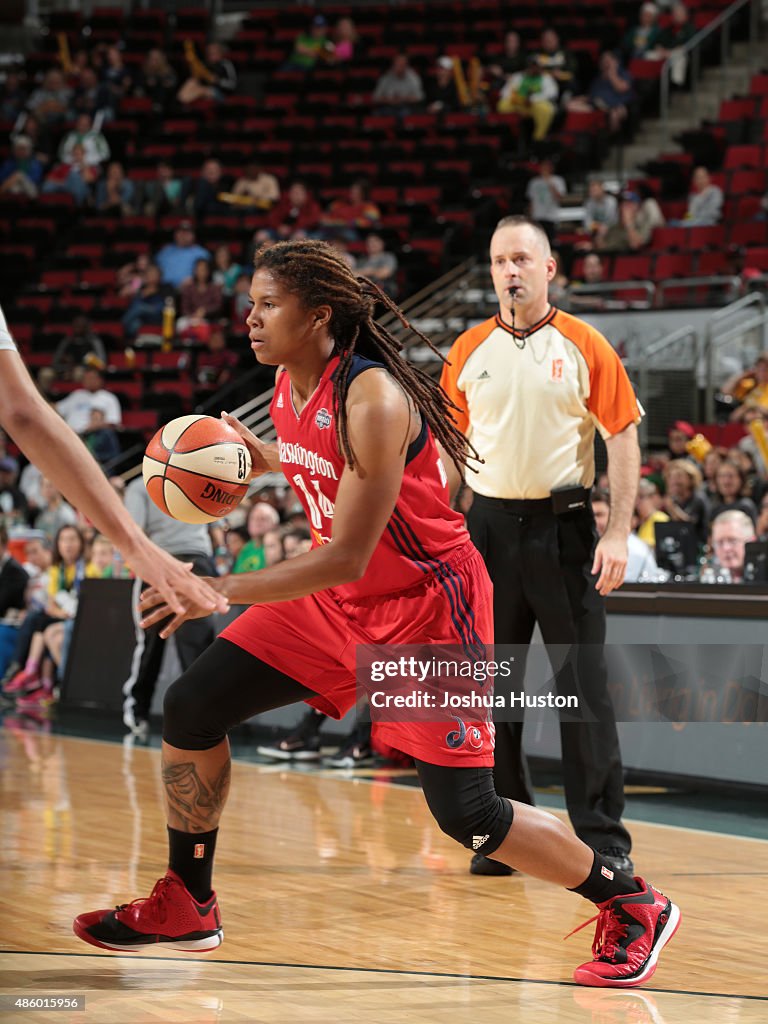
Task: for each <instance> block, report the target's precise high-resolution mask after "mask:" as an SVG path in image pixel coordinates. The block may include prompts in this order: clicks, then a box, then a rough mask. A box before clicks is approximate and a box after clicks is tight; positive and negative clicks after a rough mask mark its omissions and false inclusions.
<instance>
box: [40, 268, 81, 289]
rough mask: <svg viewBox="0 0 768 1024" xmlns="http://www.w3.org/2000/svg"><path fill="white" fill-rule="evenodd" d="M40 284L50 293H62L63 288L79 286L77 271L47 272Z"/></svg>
mask: <svg viewBox="0 0 768 1024" xmlns="http://www.w3.org/2000/svg"><path fill="white" fill-rule="evenodd" d="M40 284H41V285H42V286H43V288H46V289H48V290H49V291H61V290H62V288H74V287H75V286H76V285H77V271H76V270H46V271H45V272H44V273H43V276H42V277H41V278H40Z"/></svg>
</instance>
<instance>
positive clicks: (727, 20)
mask: <svg viewBox="0 0 768 1024" xmlns="http://www.w3.org/2000/svg"><path fill="white" fill-rule="evenodd" d="M745 7H749V56H750V60H752V59H753V57H754V53H755V44H756V42H757V37H758V33H759V22H760V0H735V2H734V3H732V4H731V5H730V7H726V9H725V10H724V11H721V13H720V14H718V15H717V17H716V18H714V19H713V20H712V21H710V22H709V24H707V25H705V26H704V28H702V29H701V30H700V31H699V32H697V33H696V35H695V36H693V37H692V38H691V39H689V40H688V42H687V43H686V44H685V45H684V46H681V47H679V48H678V51H677V53H676V54H673V55H672V56H671V57H667V58H666V60H665V61H664V63H663V65H662V68H661V77H660V80H659V119H660V121H661V129H662V140H663V143H664V145H668V144H669V142H670V130H669V107H670V94H671V74H672V65H673V63H674V61H675V60H676V59H679V58H680V57H681V56H682V57H683V58H685V59H688V60H690V75H689V82H690V89H691V95H692V96H694V97H695V95H696V90H697V89H698V85H699V79H700V77H701V63H702V61H701V55H702V47H703V44H704V43H706V42H707V40H708V39H710V37H711V36H713V35H714V34H715V33H716V32H719V33H720V98H721V99H723V98H724V97H725V93H726V84H725V83H726V76H727V73H728V65H729V56H730V48H731V29H732V27H733V23H734V21H735V19H736V17H737V16H738V15H739V14H740V13H741V11H742V10H744V8H745Z"/></svg>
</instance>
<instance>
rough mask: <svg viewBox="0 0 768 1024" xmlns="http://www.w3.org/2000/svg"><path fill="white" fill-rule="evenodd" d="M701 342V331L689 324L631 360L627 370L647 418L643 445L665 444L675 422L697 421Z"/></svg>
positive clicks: (642, 424)
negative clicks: (698, 365)
mask: <svg viewBox="0 0 768 1024" xmlns="http://www.w3.org/2000/svg"><path fill="white" fill-rule="evenodd" d="M700 352H701V339H700V337H699V332H698V330H697V329H696V328H695V327H693V326H691V325H687V326H685V327H680V328H678V330H676V331H672V332H671V333H670V334H667V335H665V336H664V337H663V338H659V339H658V341H655V342H653V343H652V344H651V345H648V346H646V347H644V348H640V349H638V350H637V351H636V352H635V353H634V354H633V355H632V357H631V359H627V370H628V372H629V373H630V376H632V377H634V378H635V380H636V383H637V392H638V395H639V397H640V401H641V402H642V404H643V406H644V407H645V413H646V415H645V416H644V417H643V419H642V420H641V421H640V426H639V427H638V433H639V436H640V444H641V446H643V447H645V446H646V445H648V443H649V442H650V443H653V444H661V443H663V442H664V439H665V437H666V432H667V428H668V426H669V424H670V423H671V422H672V420H674V419H680V418H682V419H686V418H687V419H691V420H695V419H696V418H697V417H696V407H697V404H698V388H697V385H696V375H695V373H694V372H693V370H694V368H695V367H696V365H697V364H698V362H699V359H700Z"/></svg>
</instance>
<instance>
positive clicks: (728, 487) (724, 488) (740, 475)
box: [710, 459, 757, 524]
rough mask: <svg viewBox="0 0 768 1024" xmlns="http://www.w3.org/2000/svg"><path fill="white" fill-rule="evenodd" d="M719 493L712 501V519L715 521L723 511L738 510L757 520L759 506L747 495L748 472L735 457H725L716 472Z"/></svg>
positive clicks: (753, 520) (753, 521)
mask: <svg viewBox="0 0 768 1024" xmlns="http://www.w3.org/2000/svg"><path fill="white" fill-rule="evenodd" d="M715 486H716V487H717V493H716V495H715V500H714V502H713V503H712V506H713V507H712V511H711V514H710V520H711V521H714V520H715V519H716V518H717V517H718V516H719V515H720V514H721V513H722V512H729V511H732V510H737V511H739V512H744V513H746V515H748V516H749V518H750V519H751V520H752V523H753V524H754V523H756V522H757V508H756V506H755V503H754V501H752V499H751V498H748V497H747V496H746V491H747V474H746V473H745V472H744V469H743V468H742V467H741V466H740V465H739V463H738V462H736V461H735V460H734V459H724V460H723V461H722V462H721V463H720V465H719V466H718V467H717V473H716V474H715Z"/></svg>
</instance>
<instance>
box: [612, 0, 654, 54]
mask: <svg viewBox="0 0 768 1024" xmlns="http://www.w3.org/2000/svg"><path fill="white" fill-rule="evenodd" d="M658 17H659V9H658V7H657V6H656V4H652V3H644V4H643V5H642V7H641V8H640V14H639V17H638V20H637V24H636V25H633V26H632V27H631V28H629V29H627V33H626V35H625V36H624V42H623V43H622V46H621V51H622V53H623V55H624V59H625V60H626V61H630V60H634V59H635V58H637V57H645V56H646V55H647V54H648V53H649V52H650V51H652V50H654V49H655V48H656V45H657V43H658V40H659V31H660V30H659V25H658Z"/></svg>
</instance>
